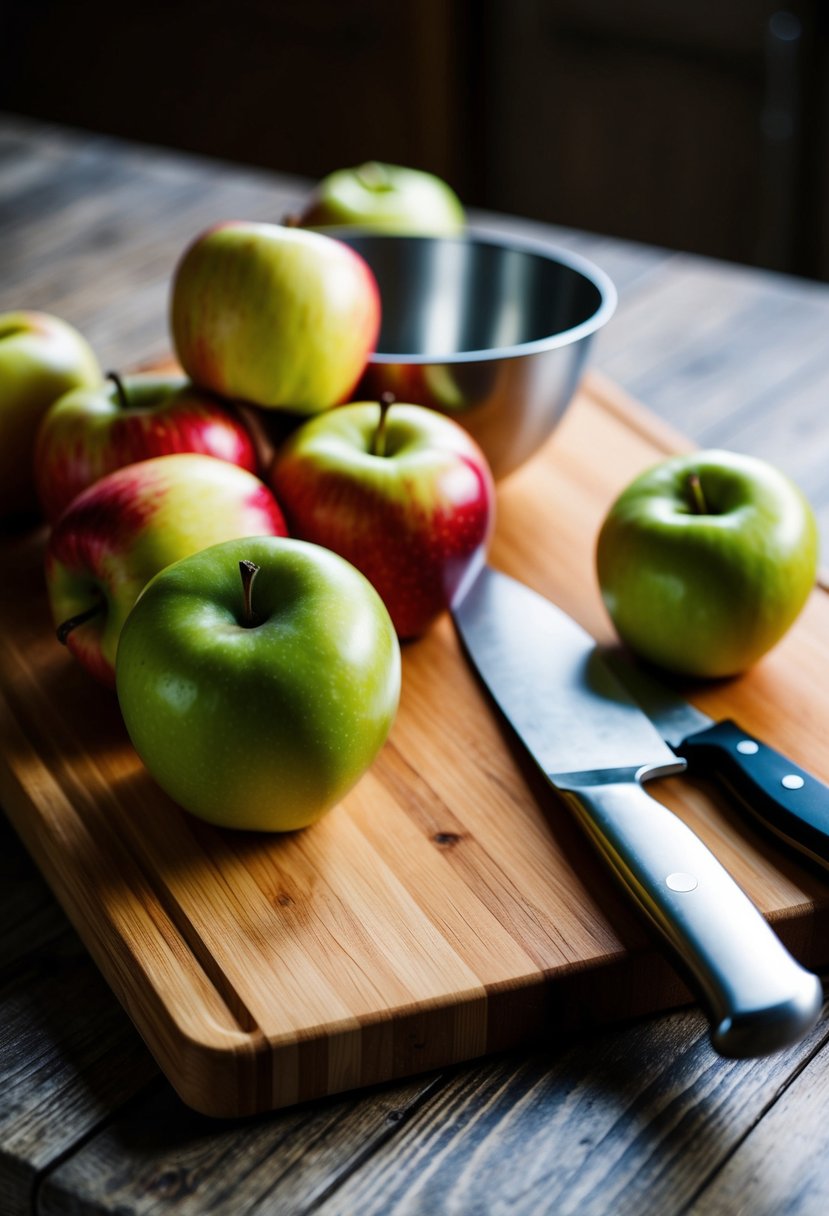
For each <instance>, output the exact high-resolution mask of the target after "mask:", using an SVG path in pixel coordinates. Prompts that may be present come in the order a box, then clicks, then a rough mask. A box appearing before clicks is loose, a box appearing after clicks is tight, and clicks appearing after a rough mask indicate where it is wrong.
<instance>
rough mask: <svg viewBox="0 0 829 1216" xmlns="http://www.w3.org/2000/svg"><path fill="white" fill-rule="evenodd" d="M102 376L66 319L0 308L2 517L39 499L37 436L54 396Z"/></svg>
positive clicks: (89, 384) (17, 512) (93, 383)
mask: <svg viewBox="0 0 829 1216" xmlns="http://www.w3.org/2000/svg"><path fill="white" fill-rule="evenodd" d="M100 382H101V369H100V367H99V366H98V361H97V359H96V358H95V355H94V354H93V352H92V349H91V347H90V346H89V343H88V342H87V341H86V339H85V338H84V337H83V336H82V335H81V334H80V333H78V331H77V330H76V329H75V328H74V327H73V326H71V325H69V324H68V323H67V322H66V321H62V320H61V319H60V318H59V317H53V316H52V315H51V314H50V313H44V312H31V311H20V312H7V313H2V314H0V518H5V517H8V516H12V515H23V514H25V513H27V512H30V511H33V510H34V509H35V507H36V505H37V499H36V496H35V487H34V476H33V472H32V467H33V461H34V449H35V437H36V435H37V429H38V427H39V425H40V422H41V419H42V418H43V416H44V414H45V413H46V411H47V410H48V409H49V407H50V406H51V404H52V402H53V401H56V400H57V398H58V397H61V396H62V395H63V394H64V393H67V392H69V390H70V389H73V388H90V389H93V388H95V387H97V386H98V385H99V384H100Z"/></svg>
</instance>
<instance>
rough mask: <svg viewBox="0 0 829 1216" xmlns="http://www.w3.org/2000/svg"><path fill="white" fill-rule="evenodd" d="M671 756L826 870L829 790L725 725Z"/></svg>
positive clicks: (689, 740)
mask: <svg viewBox="0 0 829 1216" xmlns="http://www.w3.org/2000/svg"><path fill="white" fill-rule="evenodd" d="M676 751H677V753H678V754H679V755H680V756H684V758H685V759H686V760H687V761H688V767H689V771H690V772H691V773H696V774H698V775H699V776H702V777H705V776H707V777H713V778H716V779H718V780H719V781H720V782H722V783H724V784H725V785H727V786H728V788H729V790H730V791H731V792H732V793H733V794H734V795H736V797H737V798H739V800H740V802H741V803H742V804H743V805H744V806H745V807H746V808H747V809H748V810H750V811H751V812H752V813H753V814H754V815H756V816H758V818H759V819H761V820H762V821H763V823H764V824H766V825H767V826H768V827H769V828H771V829H772V831H774V832H775V833H777V835H778V836H782V837H783V839H784V840H786V841H787V842H788V843H789V844H791V845H793V846H794V847H795V848H797V849H799V850H800V851H801V852H805V853H807V854H808V855H809V856H810V857H811V858H812V859H813V860H816V861H819V862H820V863H821V864H822V865H824V866H827V867H829V786H826V785H824V783H823V782H822V781H819V780H818V778H817V777H814V776H813V775H812V774H811V773H807V772H806V770H805V769H802V768H799V767H798V765H796V764H793V763H792V761H791V760H788V759H787V758H786V757H785V756H784V755H782V754H781V753H780V752H777V751H775V750H774V748H773V747H769V746H768V744H766V743H763V742H762V741H761V740H760V739H755V738H754V736H753V735H750V734H748V733H747V732H746V731H744V730H741V728H740V727H739V726H738V725H737V723H736V722H732V721H730V720H728V719H725V720H724V721H722V722H716V723H714V725H713V726H709V727H706V729H705V730H701V731H698V732H697V733H696V734H693V735H688V737H687V738H686V739H684V740H683V741H682V743H681V744H680V745H679V746H678V747H677V748H676Z"/></svg>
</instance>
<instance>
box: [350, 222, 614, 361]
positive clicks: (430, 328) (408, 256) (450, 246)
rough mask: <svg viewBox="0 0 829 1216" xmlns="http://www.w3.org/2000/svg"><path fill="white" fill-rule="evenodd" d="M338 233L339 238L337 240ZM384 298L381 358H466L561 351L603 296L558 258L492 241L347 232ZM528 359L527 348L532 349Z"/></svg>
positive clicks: (594, 313)
mask: <svg viewBox="0 0 829 1216" xmlns="http://www.w3.org/2000/svg"><path fill="white" fill-rule="evenodd" d="M338 235H339V234H338ZM340 239H343V240H345V241H346V242H347V243H348V244H349V245H351V247H352V248H353V249H355V250H356V251H357V252H358V253H359V254H361V256H362V257H364V258H365V260H366V261H367V262H368V264H369V266H370V267H371V269H372V270H373V272H374V274H375V277H376V278H377V282H378V285H379V288H380V296H381V299H382V302H383V315H382V325H381V331H380V338H379V341H378V346H377V353H376V354H375V356H374V359H373V362H375V363H376V362H383V361H389V362H390V361H392V360H393V359H399V358H403V359H406V360H408V361H410V362H415V361H422V362H426V361H428V360H442V361H447V360H450V361H451V360H464V359H468V358H474V357H476V356H478V357H480V356H481V355H485V356H486V357H489V358H492V357H496V356H499V355H510V354H520V353H522V352H521V351H520V350H515V349H514V348H516V347H525V346H527V345H528V344H538V343H542V344H549V345H559V344H562V343H563V342H565V341H567V339H568V335H571V333H572V331H578V332H576V333H572V338H573V339H575V338H576V337H578V336H580V331H581V329H582V327H584V326H585V325H587V323H589V322H590V321H591V320H592V319H594V318H596V317H597V314H598V313H599V312H600V310H601V308H602V305H603V302H604V298H605V297H604V293H603V292H602V290H601V287H600V285H599V284H598V283H597V282H594V281H593V279H592V278H590V277H589V276H588V274H586V273H585V272H584V271H583V270H582V269H580V268H578V267H577V266H575V265H569V264H568V263H567V262H566V261H561V260H559V258H558V257H557V256H555V255H554V254H552V253H550V254H547V253H543V252H541V251H537V250H535V249H533V248H529V247H521V246H518V247H515V246H511V245H505V244H501V243H498V242H496V241H493V240H490V239H487V238H480V239H479V238H469V237H467V238H457V239H453V238H448V237H447V238H435V237H388V236H381V235H373V234H369V233H360V234H356V233H355V234H348V235H346V234H342V235H341V236H340ZM527 353H529V352H527Z"/></svg>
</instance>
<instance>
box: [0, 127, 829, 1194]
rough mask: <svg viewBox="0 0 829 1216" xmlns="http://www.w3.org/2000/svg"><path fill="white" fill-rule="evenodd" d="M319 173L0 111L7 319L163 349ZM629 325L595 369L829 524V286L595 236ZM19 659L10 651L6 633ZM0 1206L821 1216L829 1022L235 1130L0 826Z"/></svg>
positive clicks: (584, 1046) (644, 1026)
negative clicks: (211, 235)
mask: <svg viewBox="0 0 829 1216" xmlns="http://www.w3.org/2000/svg"><path fill="white" fill-rule="evenodd" d="M304 186H305V183H302V182H298V181H292V180H290V179H286V178H276V177H274V176H272V175H267V174H264V173H259V172H251V171H245V170H240V169H237V168H228V167H227V166H222V165H216V164H211V163H207V162H204V161H198V160H193V159H189V158H187V157H184V156H179V155H173V154H170V153H162V152H156V151H151V150H146V149H139V148H136V147H131V146H127V145H124V144H121V143H118V142H115V141H113V140H111V139H106V138H102V137H94V136H89V135H78V134H72V133H69V132H65V131H60V130H56V129H51V128H46V127H43V126H40V125H34V124H30V123H28V122H23V121H21V120H18V119H12V118H7V119H5V120H2V121H0V268H1V269H0V311H3V310H6V309H12V308H17V307H29V308H41V309H44V310H47V311H50V312H53V313H57V314H58V315H60V316H62V317H65V318H66V319H67V320H69V321H71V322H72V323H73V324H75V325H76V326H77V327H78V328H80V329H81V330H82V331H83V332H84V333H85V334H86V335H87V337H88V338H89V339H90V341H91V342H92V344H93V346H94V347H95V349H96V350H97V352H98V353H99V355H100V358H101V360H102V362H103V363H104V365H106V366H125V365H128V364H134V363H136V362H142V361H144V360H147V359H152V358H154V357H158V356H162V355H164V354H165V353H166V352H167V351H168V338H167V331H166V292H167V287H168V282H169V276H170V272H171V269H172V266H173V263H174V261H175V258H176V256H177V255H178V253H179V252H180V250H181V248H182V247H183V246H184V244H185V243H186V241H187V240H188V239H189V238H190V237H191V236H192V235H193V234H194V233H195V232H196V231H198V230H199V229H200V228H202V227H204V226H206V225H207V224H208V223H209V222H211V221H213V220H216V219H221V218H228V217H230V216H238V217H242V216H244V217H248V218H259V219H279V218H280V217H281V216H282V215H283V214H285V213H286V212H287V211H288V210H289V209H290V208H291V207H292V206H293V205H295V203H296V201H297V199H298V198H299V197H300V196H301V194H302V192H303V189H304ZM487 222H488V223H494V224H500V225H502V226H506V227H507V228H510V229H512V230H518V231H521V232H526V233H530V234H532V233H543V234H544V235H545V236H548V237H550V236H551V237H552V238H553V239H555V240H556V241H558V242H559V243H560V244H563V245H565V246H567V247H569V248H571V249H574V250H578V251H579V252H582V253H585V254H586V255H587V256H589V257H591V258H593V259H594V260H595V261H597V262H598V263H599V264H600V265H601V266H603V267H604V268H605V269H606V270H607V271H608V272H609V273H610V275H611V276H612V277H613V279H614V280H615V282H616V284H617V286H618V288H619V293H620V305H619V310H618V313H617V315H616V317H615V318H614V320H613V321H612V323H611V324H610V325H609V326H608V327H607V329H606V330H605V331H604V332H603V333H602V335H601V337H600V339H599V341H598V343H597V345H596V347H595V348H594V351H595V354H594V360H593V361H594V363H595V364H596V365H598V366H599V367H600V368H601V369H602V371H604V372H606V373H608V374H609V375H610V376H612V377H613V378H614V379H616V380H617V381H618V382H620V383H621V384H622V385H623V386H624V387H625V388H626V389H627V390H628V391H629V392H630V393H632V394H633V395H634V396H636V397H638V398H640V400H642V401H643V402H645V404H647V406H649V408H650V409H651V410H652V411H653V412H655V413H656V414H658V415H661V416H662V417H664V418H665V419H667V420H669V421H670V422H671V423H673V424H674V425H675V426H677V427H678V428H679V429H680V430H682V431H684V432H685V433H686V434H688V435H690V436H691V437H692V438H694V439H695V440H697V441H698V442H700V443H702V444H704V445H705V446H715V445H719V446H728V447H734V448H738V449H742V450H745V451H750V452H754V453H756V454H758V455H762V456H766V457H769V458H771V459H773V460H774V461H775V462H776V463H777V464H778V465H780V466H781V467H783V468H784V469H786V470H787V471H788V472H789V473H791V474H792V475H793V476H794V477H795V478H796V479H797V480H798V481H799V483H800V484H801V486H802V487H803V488H804V490H805V491H806V492H807V494H808V495H809V496H810V498H811V500H812V502H813V504H814V505H815V507H816V509H817V511H818V514H819V517H820V521H821V527H822V531H823V535H824V536H826V535H829V477H828V476H827V473H826V470H827V468H829V425H827V424H826V421H825V408H826V406H825V403H826V401H827V399H828V398H829V288H827V287H824V286H820V285H816V284H810V283H806V282H799V281H795V280H793V279H790V278H784V277H780V276H775V275H771V274H767V273H762V272H756V271H750V270H746V269H742V268H738V267H735V266H728V265H725V264H723V263H719V262H710V261H705V260H702V259H700V258H696V257H690V256H687V255H683V254H678V253H670V252H667V251H664V250H659V249H654V248H649V247H644V246H634V245H631V244H627V243H623V242H619V241H615V240H610V239H606V238H602V237H598V236H591V235H588V234H584V233H574V232H565V231H559V230H551V229H549V228H545V229H541V228H540V227H539V226H535V225H531V224H527V223H524V222H522V223H520V224H519V223H518V222H516V221H505V220H497V219H492V218H491V217H490V218H488V220H487ZM6 644H7V645H8V644H13V639H6ZM0 966H2V972H0V1211H1V1212H14V1213H16V1212H29V1211H36V1212H38V1213H53V1214H55V1213H69V1212H72V1213H80V1212H84V1213H86V1212H96V1213H104V1212H118V1213H139V1212H140V1213H148V1212H155V1211H161V1210H163V1211H165V1212H177V1213H182V1214H184V1213H193V1214H201V1213H208V1212H210V1213H228V1214H232V1216H243V1214H246V1213H253V1212H268V1213H280V1214H281V1213H301V1212H311V1211H313V1212H319V1213H341V1214H344V1216H345V1214H350V1213H356V1212H359V1213H371V1212H376V1213H381V1214H383V1216H386V1214H388V1213H392V1212H400V1213H403V1212H406V1213H409V1214H413V1213H423V1214H427V1213H439V1212H453V1213H459V1214H466V1213H497V1212H504V1211H510V1212H516V1213H534V1214H535V1213H541V1212H555V1213H565V1212H578V1213H597V1214H602V1213H614V1214H616V1213H637V1214H638V1213H660V1216H663V1214H669V1213H679V1212H683V1213H684V1212H695V1213H703V1212H704V1213H706V1214H709V1213H736V1212H738V1211H740V1212H741V1211H747V1212H748V1211H750V1212H752V1213H755V1214H757V1213H781V1212H785V1213H815V1214H817V1213H824V1212H825V1211H827V1210H829V1166H828V1165H827V1160H829V1156H827V1149H829V1130H827V1128H829V1046H827V1041H829V1022H827V1021H826V1020H823V1021H821V1023H820V1024H819V1025H818V1027H817V1028H816V1029H815V1031H814V1032H813V1033H812V1034H811V1035H810V1036H809V1038H808V1039H807V1041H806V1042H804V1043H803V1044H801V1045H800V1046H799V1047H798V1048H796V1049H793V1050H791V1051H788V1052H785V1053H782V1054H780V1055H778V1056H775V1057H772V1058H769V1059H765V1060H759V1061H742V1062H730V1061H725V1060H722V1059H719V1058H717V1057H716V1056H714V1055H713V1053H712V1052H711V1049H710V1047H709V1045H708V1039H707V1033H706V1024H705V1022H704V1020H703V1018H702V1016H701V1015H700V1014H699V1012H698V1011H697V1010H695V1009H686V1010H681V1011H679V1012H675V1013H672V1014H670V1015H669V1016H661V1017H658V1018H651V1019H648V1020H646V1021H639V1022H636V1023H635V1024H629V1025H625V1026H621V1027H616V1028H613V1029H609V1030H605V1031H602V1032H596V1031H591V1032H589V1033H585V1034H584V1035H582V1036H577V1035H576V1036H572V1037H570V1038H569V1039H568V1040H567V1041H566V1042H565V1043H564V1044H563V1045H559V1046H557V1047H555V1048H553V1047H546V1048H545V1047H541V1048H536V1049H535V1050H533V1051H527V1052H526V1053H521V1054H518V1053H512V1054H510V1055H506V1056H501V1057H497V1058H492V1059H487V1060H484V1061H482V1062H478V1063H475V1064H471V1065H467V1066H464V1067H457V1068H453V1069H451V1070H448V1071H445V1072H441V1073H439V1074H431V1075H427V1076H421V1077H417V1078H415V1079H413V1080H411V1081H408V1082H405V1083H395V1084H393V1085H388V1086H385V1087H382V1088H380V1089H377V1090H374V1091H371V1092H363V1093H356V1094H350V1095H346V1096H344V1097H339V1098H335V1099H330V1100H328V1101H326V1102H320V1103H316V1104H313V1105H307V1106H304V1107H301V1108H297V1109H293V1110H287V1111H284V1112H281V1113H276V1114H273V1115H269V1116H264V1117H259V1118H256V1119H253V1120H246V1121H243V1122H235V1123H234V1122H227V1123H220V1122H216V1121H212V1120H209V1119H206V1118H204V1117H201V1116H198V1115H196V1114H193V1113H192V1112H191V1111H189V1110H188V1109H187V1108H185V1107H184V1106H183V1105H182V1103H181V1102H180V1101H179V1099H178V1098H177V1097H176V1096H175V1094H174V1092H173V1091H172V1089H171V1088H170V1086H169V1085H168V1083H167V1082H166V1080H165V1079H164V1078H163V1077H162V1076H161V1075H160V1074H159V1072H158V1069H157V1068H156V1066H155V1064H154V1062H153V1060H152V1059H151V1058H150V1056H149V1055H148V1053H147V1051H146V1049H145V1048H144V1046H143V1044H142V1042H141V1041H140V1039H139V1038H138V1035H137V1034H136V1032H135V1031H134V1029H133V1027H132V1024H131V1023H130V1021H129V1019H128V1018H127V1016H126V1015H125V1013H124V1012H123V1010H122V1009H121V1007H120V1006H119V1005H118V1004H117V1002H116V1001H115V999H114V997H113V996H112V995H111V994H110V992H109V990H108V988H107V987H106V985H105V984H104V982H103V980H102V979H101V978H100V976H99V974H98V972H97V970H96V969H95V967H94V965H93V964H92V962H91V961H90V960H89V958H88V957H87V955H86V953H85V951H84V949H83V947H82V946H81V944H80V942H79V941H78V939H77V937H76V936H75V934H74V933H73V931H72V929H71V927H70V926H69V924H68V922H67V921H66V919H65V917H64V915H63V914H62V912H61V910H60V909H59V907H58V906H57V904H56V903H55V901H54V899H53V898H52V896H51V894H50V892H49V889H48V888H47V886H46V885H45V883H44V882H43V880H42V879H41V878H40V876H39V874H38V872H37V870H36V869H35V867H34V865H33V864H32V863H31V862H30V860H29V859H28V856H27V855H26V853H25V851H24V850H23V848H22V846H21V845H20V844H19V843H18V841H17V839H16V837H15V835H14V834H13V832H12V830H11V828H10V827H9V826H8V825H7V824H6V822H5V820H2V821H0Z"/></svg>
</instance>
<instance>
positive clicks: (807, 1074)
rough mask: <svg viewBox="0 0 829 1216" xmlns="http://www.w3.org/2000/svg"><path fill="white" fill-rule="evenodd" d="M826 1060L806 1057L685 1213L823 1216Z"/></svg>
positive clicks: (828, 1103)
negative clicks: (792, 1079) (771, 1104)
mask: <svg viewBox="0 0 829 1216" xmlns="http://www.w3.org/2000/svg"><path fill="white" fill-rule="evenodd" d="M827 1160H829V1062H827V1052H826V1050H825V1049H824V1051H823V1052H822V1053H821V1055H819V1056H818V1057H817V1058H816V1059H814V1060H812V1061H810V1062H809V1063H808V1065H807V1066H806V1067H805V1068H804V1069H803V1071H802V1072H801V1073H800V1075H799V1076H797V1077H796V1078H795V1079H794V1081H793V1082H792V1083H791V1085H789V1087H788V1088H787V1089H786V1091H785V1093H783V1094H782V1095H781V1097H780V1098H779V1100H778V1101H777V1102H776V1103H774V1105H773V1106H772V1107H771V1109H770V1110H769V1111H768V1113H766V1114H765V1116H764V1118H762V1119H761V1120H760V1121H759V1122H758V1123H757V1125H756V1126H755V1127H753V1128H752V1129H751V1130H750V1131H749V1132H748V1134H747V1135H746V1137H745V1139H744V1140H743V1141H742V1142H741V1143H740V1145H739V1146H738V1147H737V1149H736V1151H735V1152H734V1153H733V1155H732V1156H731V1157H730V1158H729V1160H728V1161H727V1162H726V1164H725V1165H724V1167H723V1169H722V1170H720V1171H719V1172H718V1173H716V1174H715V1175H714V1177H713V1179H712V1181H711V1182H710V1183H708V1184H707V1185H705V1186H703V1187H702V1188H701V1190H700V1191H699V1193H698V1195H697V1197H696V1200H695V1202H694V1203H693V1205H692V1206H691V1207H690V1208H689V1209H688V1216H733V1213H735V1212H738V1211H739V1212H751V1213H752V1216H777V1214H778V1213H781V1212H785V1213H786V1216H825V1213H826V1212H827V1211H829V1170H827V1164H826V1163H827Z"/></svg>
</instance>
